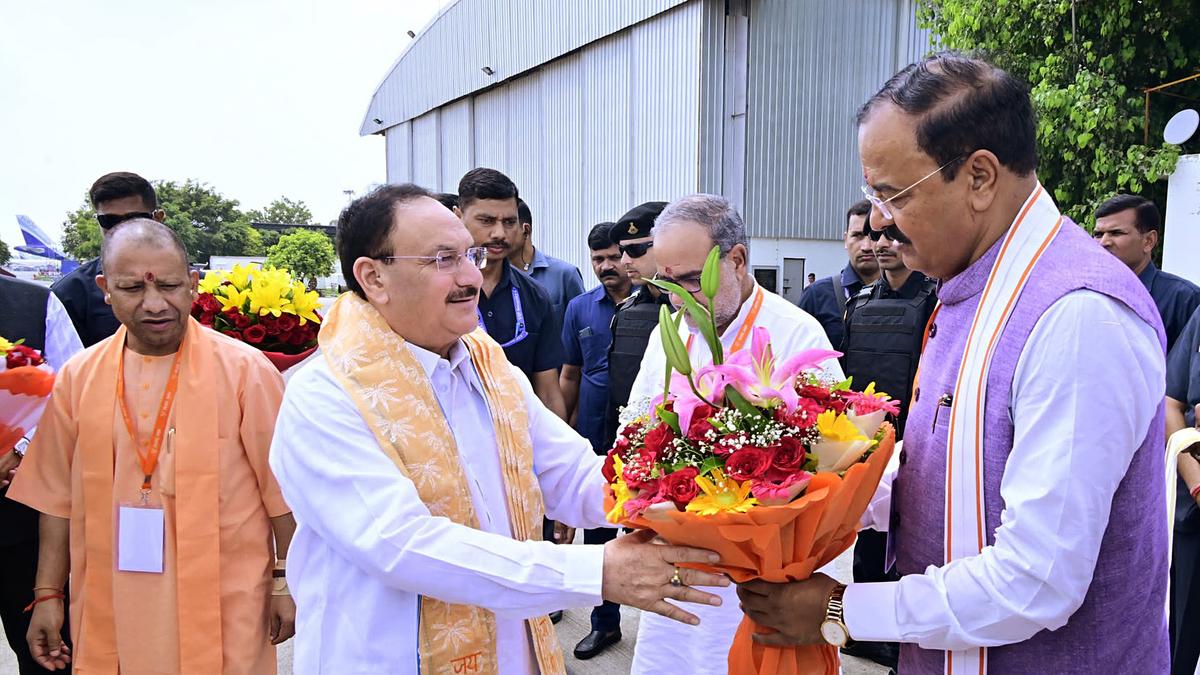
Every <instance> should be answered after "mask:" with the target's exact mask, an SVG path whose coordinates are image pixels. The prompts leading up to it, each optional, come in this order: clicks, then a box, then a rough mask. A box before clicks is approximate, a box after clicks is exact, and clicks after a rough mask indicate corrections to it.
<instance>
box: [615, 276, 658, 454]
mask: <svg viewBox="0 0 1200 675" xmlns="http://www.w3.org/2000/svg"><path fill="white" fill-rule="evenodd" d="M666 303H667V296H666V294H665V293H660V294H659V296H658V297H657V298H655V297H653V296H652V295H651V294H650V292H649V291H647V290H646V289H645V288H644V287H643V288H640V289H638V291H637V293H635V294H633V295H631V296H630V297H629V299H627V300H626V301H625V302H623V303H621V304H620V305H619V306H618V307H617V311H616V313H615V314H614V315H613V320H612V336H613V337H612V345H610V346H609V348H608V411H607V413H606V414H605V419H604V444H605V445H606V446H609V447H612V443H613V440H614V439H616V436H617V420H618V417H619V415H620V409H621V406H623V405H625V404H626V403H628V402H629V392H630V391H632V390H633V381H634V380H635V379H637V374H638V370H639V369H640V368H641V366H642V356H643V355H644V354H645V353H646V345H647V344H648V343H649V342H650V333H651V332H653V331H654V327H655V326H657V325H658V308H659V306H660V305H663V304H666Z"/></svg>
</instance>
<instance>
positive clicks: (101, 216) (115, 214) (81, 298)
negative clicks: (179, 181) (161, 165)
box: [50, 171, 166, 347]
mask: <svg viewBox="0 0 1200 675" xmlns="http://www.w3.org/2000/svg"><path fill="white" fill-rule="evenodd" d="M88 201H90V202H91V204H92V208H93V209H95V211H96V220H97V221H98V222H99V223H100V233H101V234H102V235H103V236H104V238H105V239H107V238H108V234H109V232H111V231H112V228H114V227H116V226H117V225H118V224H119V223H121V222H124V221H126V220H129V219H131V218H153V219H154V220H157V221H158V222H160V223H161V222H163V220H164V219H165V218H166V214H165V213H164V212H163V210H162V209H160V208H158V197H157V195H155V194H154V187H153V186H152V185H150V181H148V180H146V179H145V178H142V177H141V176H139V175H137V174H136V173H129V172H128V171H118V172H116V173H109V174H105V175H103V176H101V177H100V178H98V179H96V182H95V183H93V184H92V188H91V189H90V190H88ZM103 273H104V270H103V269H102V268H101V266H100V258H98V257H97V258H93V259H91V260H89V261H87V262H85V263H83V264H82V265H80V266H79V267H77V268H76V269H75V270H73V271H72V272H71V273H70V274H67V275H66V276H64V277H63V278H61V279H59V280H58V281H56V282H55V283H54V285H53V286H51V287H50V290H52V291H54V294H55V295H57V296H58V299H59V300H61V301H62V304H63V306H64V307H66V309H67V314H68V315H69V316H70V317H71V322H72V323H74V324H75V331H76V332H77V333H79V339H80V340H81V341H83V346H84V347H91V346H92V345H94V344H96V343H97V342H99V341H101V340H103V339H104V338H106V337H108V336H110V335H112V334H113V333H116V332H117V328H118V327H119V326H120V325H121V324H120V323H119V322H118V321H117V318H116V317H115V316H113V313H112V308H111V307H109V306H108V303H107V302H105V301H104V292H103V291H101V290H100V287H99V286H97V285H96V276H97V275H99V274H103Z"/></svg>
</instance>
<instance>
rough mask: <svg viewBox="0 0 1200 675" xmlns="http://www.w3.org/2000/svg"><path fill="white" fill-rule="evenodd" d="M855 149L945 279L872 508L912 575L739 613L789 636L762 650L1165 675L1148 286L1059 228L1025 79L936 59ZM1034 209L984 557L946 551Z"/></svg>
mask: <svg viewBox="0 0 1200 675" xmlns="http://www.w3.org/2000/svg"><path fill="white" fill-rule="evenodd" d="M859 150H860V154H861V157H862V163H863V168H864V172H865V177H866V181H867V184H868V185H869V186H870V187H869V188H866V189H865V191H866V192H867V193H868V194H869V196H870V197H871V199H872V202H873V203H874V205H875V210H874V212H873V214H872V216H871V223H872V226H873V227H875V228H876V229H884V230H886V231H887V232H888V234H889V236H890V237H891V238H893V239H894V240H895V241H897V242H902V243H898V244H897V246H896V251H897V252H898V253H899V254H900V255H901V256H902V257H903V258H904V263H905V264H906V265H908V266H909V267H911V268H913V269H916V270H920V271H922V272H925V273H926V274H928V275H930V276H932V277H935V278H938V279H940V280H942V284H941V287H940V289H939V291H938V296H939V298H940V300H941V305H940V308H939V311H938V312H937V313H936V314H935V316H934V319H933V322H932V324H931V325H930V328H929V338H928V343H927V345H926V348H925V351H924V353H923V355H922V357H921V371H920V374H919V381H918V385H917V390H916V391H915V392H914V400H913V405H912V409H911V413H910V415H909V418H908V425H907V430H906V435H905V443H904V446H905V447H904V448H903V451H902V452H900V453H899V465H900V466H899V470H898V471H897V472H896V473H895V474H894V481H893V480H892V476H885V478H884V482H883V484H882V485H881V486H880V490H879V492H878V493H877V495H876V499H875V501H874V502H873V503H872V505H871V507H870V508H869V510H868V513H867V514H866V516H865V517H864V524H870V525H872V526H875V527H877V528H886V527H888V526H889V524H890V526H891V527H890V532H889V534H890V536H891V540H892V541H891V543H892V544H893V546H894V548H893V550H894V552H895V554H896V566H897V569H898V570H899V571H900V573H901V574H903V575H905V576H904V577H903V578H902V579H901V580H900V581H898V582H891V583H880V584H852V585H851V586H849V587H842V586H840V585H838V584H837V583H836V582H835V581H833V580H832V579H829V578H828V577H825V576H823V575H815V576H814V577H813V578H812V579H810V580H808V581H804V582H798V583H793V584H780V585H775V584H761V583H753V584H747V585H744V586H742V587H740V588H739V595H740V596H741V599H742V603H743V607H744V609H745V611H746V612H747V614H749V616H750V617H751V618H752V619H754V620H755V621H756V622H758V623H760V624H762V625H765V626H769V627H771V628H775V629H776V630H778V631H779V633H778V634H777V635H772V636H767V637H765V638H762V639H763V640H764V641H765V642H777V643H781V644H793V643H817V642H821V641H822V640H823V638H822V635H825V636H827V637H828V636H832V639H831V640H830V641H832V642H837V641H840V639H841V638H842V637H843V636H847V635H848V637H849V639H851V640H858V641H891V640H898V641H900V642H901V643H903V644H902V646H901V657H900V668H899V671H900V673H901V675H906V674H908V673H930V674H932V673H942V672H947V671H950V670H951V668H949V667H948V665H947V664H948V663H949V662H950V661H951V659H952V657H953V658H954V659H958V658H961V657H962V655H963V654H964V653H975V654H979V655H980V660H981V661H982V663H983V664H984V665H983V667H982V668H979V670H980V671H981V672H982V670H984V669H986V670H988V671H989V672H992V673H1055V675H1061V674H1063V673H1135V672H1136V673H1165V672H1167V671H1168V639H1167V625H1166V616H1165V612H1164V609H1165V606H1166V581H1167V558H1166V557H1167V550H1166V545H1167V541H1166V529H1165V519H1166V512H1165V496H1164V485H1163V475H1164V471H1165V469H1164V466H1163V443H1164V439H1163V431H1164V418H1163V408H1162V405H1161V401H1162V396H1163V392H1164V386H1165V384H1164V382H1165V380H1164V378H1165V375H1164V373H1165V366H1164V337H1163V332H1162V323H1161V320H1160V319H1159V317H1158V312H1157V310H1156V308H1155V305H1154V303H1153V301H1152V300H1151V298H1150V296H1149V295H1148V294H1147V292H1146V290H1145V287H1144V286H1143V285H1142V284H1141V283H1140V282H1139V281H1138V279H1137V277H1136V276H1134V275H1133V273H1132V272H1130V271H1129V269H1128V268H1127V267H1125V266H1124V265H1123V264H1121V263H1120V261H1118V260H1115V259H1114V258H1113V257H1112V256H1111V255H1109V254H1107V253H1106V252H1105V251H1103V250H1102V249H1101V248H1100V247H1099V246H1097V245H1096V244H1095V243H1094V242H1092V241H1091V240H1090V239H1089V238H1088V236H1087V235H1086V234H1085V233H1084V232H1083V231H1082V230H1081V229H1080V228H1079V227H1078V226H1076V225H1075V224H1073V223H1071V221H1070V220H1066V219H1062V220H1061V221H1057V218H1058V214H1057V209H1056V207H1054V205H1053V202H1052V201H1051V200H1050V198H1049V196H1048V195H1046V194H1045V192H1044V188H1042V187H1041V185H1040V184H1039V182H1038V179H1037V175H1036V168H1037V154H1036V150H1035V138H1034V117H1033V111H1032V108H1031V105H1030V101H1029V96H1028V93H1027V90H1026V89H1025V87H1024V86H1023V85H1022V84H1021V83H1019V82H1018V81H1016V80H1015V79H1014V78H1013V77H1012V76H1010V75H1009V74H1008V73H1006V72H1004V71H1002V70H1000V69H998V68H996V67H994V66H992V65H990V64H988V63H985V62H983V61H979V60H975V59H970V58H967V57H963V56H960V55H956V54H945V53H944V54H937V55H934V56H932V57H929V58H928V59H926V60H924V61H922V62H919V63H916V64H913V65H910V66H908V67H907V68H905V69H904V70H902V71H900V72H899V73H898V74H897V75H895V76H894V77H893V78H892V79H891V80H889V81H888V82H887V84H885V85H884V87H883V89H882V90H881V91H880V92H879V93H877V94H876V95H875V96H874V97H872V98H871V100H869V101H868V102H867V103H866V105H864V106H863V108H862V110H861V111H860V113H859ZM1035 202H1036V203H1037V204H1038V205H1039V206H1040V211H1038V210H1036V209H1034V210H1031V207H1032V206H1033V205H1034V204H1035ZM1047 207H1048V209H1047ZM1034 212H1040V213H1042V214H1043V215H1042V216H1039V217H1046V216H1045V214H1046V213H1047V212H1048V213H1049V217H1050V219H1051V220H1050V223H1049V225H1051V226H1053V225H1054V224H1055V222H1061V225H1060V226H1058V229H1057V230H1055V229H1053V227H1049V228H1048V229H1047V230H1046V231H1047V232H1049V233H1050V234H1049V235H1047V239H1046V242H1048V243H1047V244H1046V245H1045V246H1044V247H1043V248H1042V249H1041V253H1040V257H1035V258H1034V262H1032V263H1031V265H1032V266H1031V268H1030V271H1029V272H1028V274H1027V275H1026V276H1025V277H1024V279H1025V282H1024V286H1023V290H1020V291H1019V292H1018V294H1014V296H1013V297H1015V298H1016V300H1015V304H1014V305H1013V309H1012V313H1011V315H1010V316H1009V318H1008V320H1007V323H1003V324H1002V325H1001V327H1000V328H999V330H998V333H997V335H998V337H997V338H996V341H995V349H994V351H992V352H991V358H990V361H988V362H987V363H988V365H989V368H988V370H987V371H986V372H987V377H986V390H985V391H986V394H985V396H984V398H983V401H982V406H981V415H980V416H978V417H977V419H978V424H980V425H982V429H983V435H982V438H983V442H982V452H981V455H980V461H979V472H980V474H981V476H980V480H979V481H978V484H979V486H980V487H979V488H978V490H979V493H980V494H981V497H982V499H981V503H982V509H981V510H982V521H983V527H982V528H981V530H982V532H981V534H982V535H983V536H981V542H980V548H979V553H978V555H973V556H969V557H956V558H954V559H953V561H952V562H950V563H946V559H947V554H946V549H947V548H948V547H949V544H948V542H947V538H946V532H947V527H948V525H947V521H948V519H947V518H946V505H947V501H948V499H947V498H948V497H950V498H952V499H953V498H956V497H957V496H958V495H954V494H951V495H947V494H946V492H947V485H948V484H953V486H958V485H960V483H959V482H954V481H949V480H948V477H947V470H946V467H947V461H948V454H947V434H948V429H949V426H950V411H951V410H952V402H953V401H954V400H955V398H954V397H956V396H963V395H967V392H965V391H963V392H960V391H956V390H955V388H956V384H957V382H958V377H959V367H960V364H962V362H963V358H964V352H965V350H966V345H967V343H968V334H969V333H970V331H971V330H972V325H973V322H974V321H975V313H976V309H977V308H978V307H979V303H980V298H981V295H983V294H984V292H985V290H984V287H985V285H987V284H988V282H989V275H991V274H992V268H993V264H994V263H996V261H997V258H998V257H1000V256H1002V255H1005V253H1004V252H1002V251H1001V249H1002V248H1003V246H1004V244H1005V242H1006V237H1009V236H1010V229H1014V230H1015V228H1016V227H1017V225H1018V224H1020V221H1021V219H1022V218H1024V217H1025V216H1026V215H1027V214H1029V213H1034ZM1022 227H1024V226H1022ZM1026 231H1027V230H1026ZM1055 232H1057V234H1055ZM893 235H894V236H893ZM998 269H999V267H998ZM989 297H991V296H989ZM955 409H956V408H955ZM956 423H958V422H957V421H956ZM959 480H961V478H960V479H959ZM951 489H952V490H954V489H957V487H952V488H951ZM889 513H890V515H891V517H890V519H889ZM956 513H958V512H956ZM889 520H890V523H889ZM960 545H961V544H960ZM839 599H840V600H842V602H841V603H839V602H837V600H839ZM838 628H840V629H841V630H840V632H839V630H837V629H838ZM973 670H974V669H973ZM972 675H974V673H973V672H972Z"/></svg>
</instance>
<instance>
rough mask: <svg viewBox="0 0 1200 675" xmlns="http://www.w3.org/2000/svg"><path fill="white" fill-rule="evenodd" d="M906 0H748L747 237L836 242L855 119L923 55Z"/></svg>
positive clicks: (849, 183) (855, 169) (851, 198)
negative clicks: (890, 81) (875, 95)
mask: <svg viewBox="0 0 1200 675" xmlns="http://www.w3.org/2000/svg"><path fill="white" fill-rule="evenodd" d="M913 16H914V7H913V3H912V1H911V0H840V1H839V2H828V1H827V0H756V1H755V2H753V3H752V4H751V10H750V62H749V92H748V95H749V101H748V110H747V126H748V128H747V141H746V197H745V198H746V203H745V214H744V215H745V217H746V222H747V223H748V224H749V225H748V226H749V227H750V229H751V236H756V237H799V238H808V239H839V238H841V235H842V232H843V231H844V226H845V223H844V222H843V218H844V214H845V212H846V209H847V208H848V207H849V206H850V204H852V203H854V202H855V201H857V200H859V199H861V198H862V196H861V193H860V192H859V190H858V188H859V185H860V184H861V183H862V169H861V166H860V164H859V161H858V142H857V136H856V127H855V119H854V118H855V114H856V112H857V110H858V107H859V106H860V105H861V104H862V103H863V102H864V101H865V100H866V99H867V97H869V96H870V95H871V94H873V93H875V91H877V90H878V88H879V87H880V86H881V85H882V84H883V82H884V81H885V80H886V79H887V78H888V77H890V76H891V75H892V74H893V73H894V72H895V71H896V70H898V69H899V68H901V67H903V66H904V65H906V64H908V63H910V62H911V61H913V60H916V59H917V58H920V57H921V55H922V54H923V53H924V52H925V51H927V49H928V47H927V44H928V36H927V35H925V34H924V33H922V32H921V31H920V30H919V29H918V28H917V27H916V23H915V21H914V20H913Z"/></svg>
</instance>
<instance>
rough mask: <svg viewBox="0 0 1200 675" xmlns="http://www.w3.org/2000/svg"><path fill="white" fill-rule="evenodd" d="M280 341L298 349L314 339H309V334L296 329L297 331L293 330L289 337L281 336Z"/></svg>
mask: <svg viewBox="0 0 1200 675" xmlns="http://www.w3.org/2000/svg"><path fill="white" fill-rule="evenodd" d="M279 339H280V341H281V342H284V343H286V344H289V345H293V346H297V347H298V346H300V345H302V344H304V343H305V342H308V341H309V340H311V339H312V338H310V337H308V335H307V333H305V331H302V330H299V329H296V330H293V331H292V332H290V333H288V334H287V335H280V336H279Z"/></svg>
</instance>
